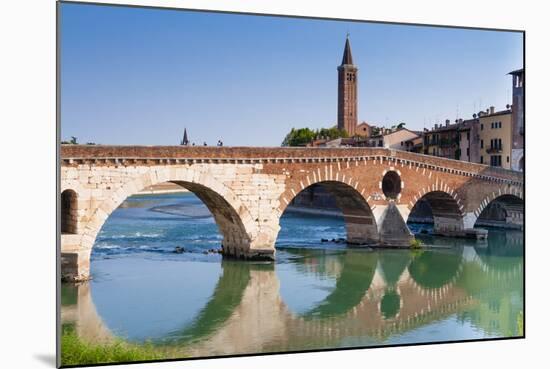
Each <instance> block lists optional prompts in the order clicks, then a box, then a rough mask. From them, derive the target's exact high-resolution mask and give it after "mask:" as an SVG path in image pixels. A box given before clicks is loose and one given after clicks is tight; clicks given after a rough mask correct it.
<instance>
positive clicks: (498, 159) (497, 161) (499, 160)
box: [491, 155, 502, 167]
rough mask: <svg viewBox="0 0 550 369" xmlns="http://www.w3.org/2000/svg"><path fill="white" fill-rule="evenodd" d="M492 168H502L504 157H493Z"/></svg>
mask: <svg viewBox="0 0 550 369" xmlns="http://www.w3.org/2000/svg"><path fill="white" fill-rule="evenodd" d="M491 166H493V167H501V166H502V156H501V155H491Z"/></svg>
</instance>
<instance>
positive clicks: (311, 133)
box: [282, 127, 348, 146]
mask: <svg viewBox="0 0 550 369" xmlns="http://www.w3.org/2000/svg"><path fill="white" fill-rule="evenodd" d="M340 137H348V133H347V132H346V131H345V130H340V129H338V128H337V127H332V128H321V129H316V130H313V129H310V128H307V127H306V128H297V129H296V128H292V129H291V130H290V132H289V133H288V134H287V135H286V136H285V139H284V140H283V143H282V145H283V146H305V145H307V144H309V143H311V142H312V141H313V140H315V139H327V140H334V139H337V138H340Z"/></svg>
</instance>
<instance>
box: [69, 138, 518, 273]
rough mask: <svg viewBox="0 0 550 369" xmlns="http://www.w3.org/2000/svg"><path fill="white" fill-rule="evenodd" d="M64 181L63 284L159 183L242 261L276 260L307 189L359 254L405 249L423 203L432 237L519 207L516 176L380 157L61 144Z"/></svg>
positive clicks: (364, 152) (371, 152)
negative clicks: (325, 196) (490, 212)
mask: <svg viewBox="0 0 550 369" xmlns="http://www.w3.org/2000/svg"><path fill="white" fill-rule="evenodd" d="M60 178H61V183H60V187H61V188H60V190H61V207H60V208H61V211H60V213H61V222H60V225H61V256H62V257H61V263H62V265H61V269H62V276H63V278H64V279H66V280H84V279H87V278H88V277H89V260H90V254H91V250H92V246H93V245H94V242H95V238H96V236H97V234H98V232H99V231H100V229H101V227H102V226H103V224H104V222H105V221H106V219H107V218H108V217H109V215H110V214H111V213H112V212H113V211H114V210H115V209H116V208H117V207H118V206H119V205H120V204H121V203H122V202H123V201H124V200H125V199H126V198H127V197H129V196H131V195H133V194H136V193H138V192H139V191H140V190H142V189H144V188H146V187H148V186H151V185H155V184H160V183H164V182H173V183H176V184H178V185H180V186H182V187H185V188H186V189H188V190H190V191H192V192H193V193H195V194H196V195H197V196H198V197H199V198H200V199H201V200H202V201H203V202H204V203H205V205H206V206H207V207H208V209H209V210H210V211H211V212H212V214H213V216H214V218H215V220H216V223H217V225H218V227H219V230H220V232H221V234H222V235H223V243H222V246H223V253H224V254H225V255H227V256H234V257H239V258H245V259H273V258H274V257H275V246H274V245H275V240H276V239H277V234H278V232H279V228H280V227H279V219H280V217H281V215H282V214H283V212H284V211H285V209H286V207H287V206H288V204H290V203H291V201H292V199H293V198H295V197H296V196H297V195H298V193H300V192H301V191H302V190H304V189H305V188H307V187H309V186H311V185H313V184H318V185H322V186H323V187H324V188H325V189H326V190H327V191H328V192H329V193H331V194H332V195H333V196H334V198H335V200H336V203H337V205H338V207H339V208H340V209H341V211H342V213H343V216H344V219H345V222H346V229H347V240H348V242H349V243H350V244H356V245H371V244H381V245H384V246H404V245H408V244H409V242H410V239H411V238H412V234H411V232H410V231H409V229H408V227H407V224H406V222H407V219H408V216H409V214H410V212H411V210H412V209H413V208H414V206H415V204H416V203H417V202H418V201H419V200H420V199H423V200H426V201H427V202H428V203H429V204H430V207H431V209H432V212H433V218H434V230H435V231H436V232H438V233H441V234H446V235H451V236H460V235H463V234H464V232H465V230H467V229H469V228H472V227H473V226H474V224H475V222H476V220H477V218H478V217H479V216H480V214H481V213H482V211H483V210H484V209H485V208H486V207H487V206H488V205H489V204H491V203H492V202H493V201H495V200H497V201H502V202H504V203H507V202H510V203H512V204H513V205H514V206H515V207H517V204H518V203H519V204H522V203H523V175H522V174H521V173H517V172H511V171H507V170H502V169H498V168H491V167H488V166H485V165H481V164H474V163H467V162H461V161H456V160H448V159H443V158H437V157H432V156H426V155H421V154H414V153H409V152H403V151H395V150H390V149H382V148H334V149H328V148H318V149H311V148H243V147H234V148H231V147H183V146H100V145H97V146H96V145H93V146H92V145H90V146H88V145H62V147H61V173H60ZM514 206H512V207H514Z"/></svg>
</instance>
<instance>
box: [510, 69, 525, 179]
mask: <svg viewBox="0 0 550 369" xmlns="http://www.w3.org/2000/svg"><path fill="white" fill-rule="evenodd" d="M509 74H510V75H511V76H512V159H511V166H512V169H513V170H519V171H523V170H524V168H525V159H524V141H525V113H524V105H525V99H524V96H525V95H524V87H525V71H524V70H523V68H522V69H518V70H515V71H513V72H510V73H509Z"/></svg>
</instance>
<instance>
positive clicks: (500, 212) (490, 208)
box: [474, 191, 524, 228]
mask: <svg viewBox="0 0 550 369" xmlns="http://www.w3.org/2000/svg"><path fill="white" fill-rule="evenodd" d="M474 214H475V215H476V218H475V224H476V225H498V224H499V223H500V224H505V225H507V226H509V227H510V226H516V227H518V228H521V227H523V214H524V201H523V196H522V194H521V192H516V193H513V194H511V193H502V192H501V191H500V194H499V193H495V192H493V193H492V194H491V195H488V196H486V197H485V198H484V199H483V200H482V201H481V203H480V205H479V207H478V208H477V209H476V211H475V212H474Z"/></svg>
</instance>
